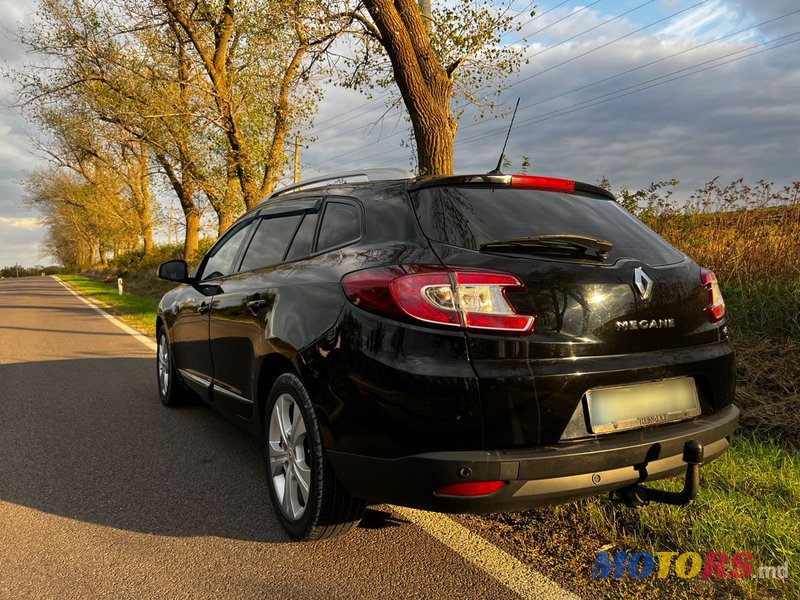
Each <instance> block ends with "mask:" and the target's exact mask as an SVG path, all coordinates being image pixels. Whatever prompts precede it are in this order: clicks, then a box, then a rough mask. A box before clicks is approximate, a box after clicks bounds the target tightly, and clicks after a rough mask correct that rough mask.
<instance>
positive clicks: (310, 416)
mask: <svg viewBox="0 0 800 600" xmlns="http://www.w3.org/2000/svg"><path fill="white" fill-rule="evenodd" d="M264 451H265V462H266V475H267V488H268V489H269V495H270V499H271V500H272V505H273V507H274V509H275V514H276V516H277V518H278V520H279V521H280V523H281V525H282V526H283V529H284V530H285V531H286V533H287V534H288V535H289V536H290V537H292V538H293V539H295V540H306V541H311V540H321V539H324V538H329V537H333V536H336V535H340V534H342V533H345V532H346V531H349V530H350V529H351V528H352V527H353V526H354V525H357V524H358V523H359V522H360V521H361V517H362V516H363V515H364V508H365V502H364V501H363V500H361V499H358V498H353V497H352V496H351V495H350V494H349V493H348V492H347V490H345V489H344V488H343V487H342V484H341V483H340V482H339V481H338V480H337V478H336V474H335V473H334V472H333V468H332V467H331V465H330V463H329V462H328V459H327V457H326V456H325V450H324V448H323V446H322V438H321V436H320V432H319V424H318V422H317V418H316V414H315V412H314V408H313V406H312V404H311V398H310V397H309V395H308V391H307V390H306V388H305V386H304V385H303V382H302V381H301V380H300V378H299V377H297V376H296V375H294V374H293V373H285V374H283V375H281V376H280V377H278V379H277V380H276V381H275V384H274V385H273V386H272V390H271V391H270V395H269V399H268V400H267V405H266V408H265V411H264Z"/></svg>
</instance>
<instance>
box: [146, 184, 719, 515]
mask: <svg viewBox="0 0 800 600" xmlns="http://www.w3.org/2000/svg"><path fill="white" fill-rule="evenodd" d="M407 186H408V184H407V182H405V181H398V182H389V183H383V184H376V183H374V184H350V185H342V186H338V187H332V188H328V189H326V190H325V191H324V192H320V191H318V190H317V191H315V193H314V194H311V193H310V192H309V194H303V193H302V192H301V193H296V194H292V195H291V196H290V197H289V198H287V199H282V198H278V199H276V200H275V201H270V202H268V203H266V204H265V205H262V206H260V207H258V208H256V209H255V210H254V211H251V212H250V213H248V214H247V215H245V216H244V217H242V219H249V218H253V217H256V218H258V217H260V216H262V215H264V214H270V215H272V214H277V213H281V212H285V211H292V210H315V211H321V210H324V202H325V201H326V200H327V199H332V200H336V201H341V200H342V199H346V201H350V202H355V203H358V204H359V205H361V206H364V207H365V210H364V213H363V216H364V228H363V235H362V238H361V239H360V240H359V241H357V242H355V243H354V244H352V245H347V246H345V247H341V248H336V249H332V250H329V251H325V252H322V253H317V254H315V255H311V256H309V257H305V258H302V259H300V260H295V261H290V262H285V263H282V264H279V265H275V266H272V267H268V268H264V269H259V270H256V271H252V272H248V273H236V274H234V275H230V276H228V277H223V278H219V279H217V280H212V281H208V282H193V283H192V284H191V285H182V286H180V287H178V288H176V289H174V290H172V291H170V292H168V293H167V294H166V295H165V296H164V298H163V299H162V302H161V304H160V307H159V320H160V321H161V322H163V323H164V325H165V326H166V328H167V332H168V336H169V339H170V342H171V343H172V345H173V347H174V356H175V360H176V363H177V366H178V368H179V369H180V372H181V374H182V375H190V376H192V378H191V379H189V378H187V377H184V380H185V381H186V382H187V383H188V384H190V385H191V387H192V388H193V389H195V391H198V392H201V393H202V392H204V395H203V396H202V397H203V398H204V399H206V400H208V401H209V402H210V404H212V405H213V406H215V407H216V408H217V409H218V410H220V411H221V412H223V414H225V415H226V416H228V417H229V418H231V419H233V420H234V421H235V422H237V423H239V424H241V425H242V426H244V427H245V428H246V429H247V430H249V431H250V432H251V433H253V434H255V435H260V434H262V432H263V423H262V419H263V402H264V400H265V398H266V396H267V394H268V393H269V386H270V385H271V381H274V378H275V377H276V376H277V374H279V373H280V372H283V371H285V370H286V369H290V368H291V369H293V370H294V371H296V372H297V373H298V374H299V375H300V376H301V378H302V379H303V380H304V381H305V382H306V385H307V387H308V388H309V392H310V394H311V397H312V398H313V399H314V403H315V404H314V407H315V410H316V411H317V416H318V420H319V424H320V428H321V433H322V439H323V443H324V445H325V447H326V449H327V451H328V452H329V455H330V456H331V458H332V462H333V464H334V467H336V466H337V465H340V466H339V468H340V469H342V470H346V469H348V467H347V465H348V464H351V462H350V461H349V459H348V458H347V457H354V458H356V459H358V457H370V458H375V459H378V460H386V461H388V462H387V463H386V464H387V465H399V464H400V462H398V461H402V460H406V459H409V457H414V456H425V455H430V453H437V452H438V453H454V452H456V453H457V452H479V453H484V454H486V453H492V452H497V451H513V450H514V449H515V448H519V449H521V450H522V449H526V448H527V449H531V450H536V449H546V448H548V447H550V446H552V445H555V444H558V443H559V441H560V440H561V439H562V436H563V434H564V432H565V429H566V428H567V425H568V423H569V422H570V419H571V417H572V415H573V413H574V412H575V409H576V406H578V405H579V404H580V403H581V398H582V395H583V393H584V392H585V391H586V390H587V389H589V388H591V387H593V386H600V385H608V384H611V383H613V384H619V383H626V382H634V381H648V380H657V379H664V378H668V377H674V376H678V375H689V376H692V377H694V378H695V380H696V382H697V385H698V390H699V391H700V395H701V403H702V410H703V417H706V416H709V415H711V414H712V413H713V412H714V411H715V410H719V409H721V408H722V407H724V406H727V405H728V404H730V403H731V402H732V401H733V390H734V380H733V379H734V378H733V351H732V348H731V346H730V344H729V342H728V341H727V336H726V335H725V333H724V331H725V330H724V322H723V323H717V324H711V323H709V322H708V321H707V320H706V319H705V316H704V314H703V307H704V305H705V303H706V300H705V291H704V290H703V289H702V288H701V287H700V286H699V267H697V265H695V264H694V263H693V262H692V261H691V260H690V259H688V258H683V259H682V260H681V261H679V262H678V263H676V264H673V265H666V266H661V267H657V268H653V267H649V266H647V265H644V268H645V269H646V271H647V272H648V273H650V274H651V275H653V277H654V279H656V280H657V281H658V283H659V285H658V286H657V287H658V290H657V292H656V294H657V295H656V296H654V298H653V303H652V304H651V305H650V306H649V307H643V306H641V304H640V301H639V300H638V299H637V297H636V295H635V293H634V291H633V288H632V285H631V282H632V271H633V269H634V268H635V267H636V266H642V265H641V263H638V262H637V261H633V260H628V259H626V260H621V261H617V262H616V263H615V264H613V265H604V266H598V265H589V264H585V263H583V264H582V263H574V264H572V263H565V262H564V261H558V260H548V259H546V258H543V257H538V256H537V257H531V256H520V255H510V254H507V253H499V254H498V253H491V254H486V253H480V252H475V251H468V250H464V249H460V248H455V247H450V246H446V245H444V244H440V243H438V242H435V241H432V240H429V239H428V238H427V237H426V236H425V235H424V233H423V232H422V230H421V228H420V226H419V223H418V222H417V219H416V218H415V213H414V211H413V210H412V207H411V202H410V198H409V196H408V192H407ZM598 201H607V200H598ZM317 227H318V228H319V224H318V225H317ZM238 260H239V261H241V256H239V259H238ZM440 263H442V264H447V265H453V266H457V267H469V268H489V269H491V270H494V271H507V272H511V273H514V274H516V275H518V276H520V277H521V279H523V281H524V283H525V284H526V286H527V288H528V290H529V292H530V293H529V294H528V295H523V294H520V295H516V296H515V295H513V294H512V295H510V299H511V300H512V302H513V303H514V304H515V306H516V308H517V309H518V310H520V311H526V310H530V311H531V312H534V313H535V314H537V317H538V322H537V328H536V331H535V333H534V334H533V335H531V336H528V337H526V338H518V337H513V338H512V337H498V336H495V335H486V334H483V335H476V334H474V333H470V334H466V333H464V332H463V331H461V330H445V329H439V328H435V327H426V326H419V325H413V324H409V323H405V322H403V323H400V322H397V321H393V320H391V319H387V318H384V317H381V316H378V315H375V314H372V313H368V312H366V311H364V310H362V309H360V308H358V307H356V306H354V305H352V304H350V303H349V302H348V301H347V300H346V298H345V297H344V294H343V291H342V288H341V279H342V277H343V276H344V275H345V274H347V273H350V272H353V271H356V270H360V269H365V268H369V267H373V266H382V265H388V264H432V265H435V264H440ZM202 267H203V263H202V262H201V264H200V266H199V268H198V271H200V270H202ZM689 281H697V282H698V284H697V285H693V284H692V285H689V284H688V283H687V282H689ZM662 283H666V285H661V284H662ZM591 285H595V286H597V287H598V288H599V289H601V291H602V293H603V294H604V295H607V296H608V298H607V299H604V301H603V302H602V303H600V304H601V306H599V307H597V308H591V307H589V304H588V303H587V299H586V294H587V290H588V289H589V286H591ZM254 300H258V301H263V303H261V304H262V305H261V306H260V307H259V310H258V311H257V313H256V314H253V311H252V310H250V308H249V307H248V303H249V302H252V301H254ZM201 305H204V306H206V307H210V309H211V310H210V313H209V314H206V315H205V316H203V315H200V314H199V313H198V312H197V311H198V309H199V308H200V306H201ZM653 305H655V306H657V307H662V308H663V310H664V311H665V312H664V314H665V315H666V314H667V312H669V315H670V316H671V317H674V318H675V320H676V322H679V323H680V324H681V325H680V328H676V330H675V331H671V330H664V331H660V330H659V331H647V330H639V331H625V332H617V331H612V328H613V327H614V322H615V321H616V320H617V319H620V318H623V317H624V318H626V319H633V318H638V317H639V316H645V315H646V316H647V317H648V318H651V317H653V310H652V307H653ZM297 307H302V311H301V312H300V311H298V310H297ZM659 314H660V313H659ZM623 334H624V335H623ZM209 335H210V341H208V340H209ZM204 339H205V340H206V343H205V344H204V343H203V340H204ZM196 376H200V378H201V379H202V378H206V379H207V380H208V384H209V385H208V386H207V387H206V386H203V385H199V384H198V381H196V380H195V377H196ZM212 380H213V383H212ZM670 427H673V428H676V427H677V428H679V427H680V424H678V425H672V426H670ZM643 431H656V432H657V431H658V428H655V429H652V428H651V429H647V430H643ZM625 435H630V436H633V437H636V436H637V435H644V434H643V433H641V432H639V433H635V432H634V433H627V434H625ZM726 435H727V434H726ZM606 437H608V438H614V436H613V435H612V436H606ZM602 442H603V443H607V442H606V440H602ZM575 443H580V442H563V441H562V442H561V444H560V445H569V444H575ZM601 445H602V443H601ZM352 464H363V463H358V460H356V461H355V463H352ZM380 464H383V463H380ZM450 466H453V469H451V471H452V472H451V473H450V477H449V478H446V479H447V480H446V481H445V480H444V479H443V480H442V485H445V484H447V483H451V482H452V481H453V480H456V481H457V480H458V479H457V478H455V474H454V473H455V467H454V465H450ZM448 468H449V467H448ZM351 471H352V469H351ZM384 474H385V476H384V479H385V481H383V482H382V481H380V480H378V481H374V482H373V483H374V485H375V486H376V488H377V487H381V486H383V485H386V486H388V485H389V484H388V480H389V479H390V478H391V477H392V476H393V473H392V471H391V468H389V467H387V468H386V469H384ZM343 479H344V480H345V481H348V478H347V477H344V478H343ZM422 480H424V478H422V479H421V480H420V481H422ZM353 485H355V484H353ZM409 485H411V486H412V487H413V484H409ZM389 487H391V486H389ZM352 491H353V490H351V492H352ZM361 492H363V490H361ZM419 493H420V494H422V495H423V496H424V495H426V494H427V495H428V496H430V497H431V503H432V504H431V506H432V507H433V506H451V505H448V504H447V503H446V502H445V503H442V502H441V501H437V502H434V501H433V497H432V496H431V494H432V490H429V489H427V488H425V489H424V490H421V491H419ZM363 495H364V497H367V498H370V497H373V498H379V499H381V500H390V501H391V498H387V497H386V495H385V494H382V493H375V494H372V495H370V494H363ZM415 497H416V496H415ZM401 500H402V499H401V498H398V499H397V501H398V502H400V501H401ZM413 504H415V505H424V502H423V503H421V502H419V501H414V502H413ZM456 506H457V508H458V510H479V506H481V499H471V503H470V501H467V502H458V503H456Z"/></svg>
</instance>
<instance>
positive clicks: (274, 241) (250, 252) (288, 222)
mask: <svg viewBox="0 0 800 600" xmlns="http://www.w3.org/2000/svg"><path fill="white" fill-rule="evenodd" d="M302 217H303V215H289V216H286V217H272V218H270V219H260V222H259V223H258V229H256V232H255V233H254V234H253V239H252V241H251V242H250V246H249V247H248V248H247V252H246V253H245V255H244V260H243V261H242V266H241V268H240V271H253V270H255V269H263V268H264V267H269V266H272V265H277V264H278V263H280V262H283V255H284V254H285V253H286V247H287V246H288V245H289V241H290V240H291V239H292V236H293V235H294V232H295V231H296V230H297V226H298V225H299V224H300V219H301V218H302Z"/></svg>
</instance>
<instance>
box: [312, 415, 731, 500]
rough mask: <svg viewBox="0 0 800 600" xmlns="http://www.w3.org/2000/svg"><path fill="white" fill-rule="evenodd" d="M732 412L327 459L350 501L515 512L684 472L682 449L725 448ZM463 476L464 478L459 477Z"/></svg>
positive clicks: (715, 452)
mask: <svg viewBox="0 0 800 600" xmlns="http://www.w3.org/2000/svg"><path fill="white" fill-rule="evenodd" d="M738 421H739V409H738V408H737V407H736V406H735V405H729V406H727V407H725V408H722V409H720V410H718V411H717V412H715V413H713V414H711V415H708V416H704V417H699V418H697V419H694V420H692V421H687V422H683V423H676V424H674V425H666V426H663V427H659V428H656V429H646V430H638V431H631V432H626V433H619V434H613V435H609V436H607V437H601V438H597V439H592V440H584V441H580V442H572V443H562V444H558V445H553V446H544V447H541V448H535V449H518V450H517V449H515V450H507V451H503V450H495V451H461V452H432V453H425V454H417V455H413V456H406V457H403V458H398V459H382V458H374V457H369V456H363V455H357V454H349V453H344V452H333V451H328V457H329V459H330V461H331V464H332V465H333V468H334V470H335V471H336V474H337V475H338V477H339V480H340V481H341V482H342V484H343V485H344V486H345V488H346V489H347V490H348V491H349V492H350V493H351V494H352V495H354V496H356V497H359V498H364V499H366V500H369V501H373V502H387V503H390V504H399V505H403V506H412V507H416V508H423V509H427V510H435V511H440V512H451V513H469V512H472V513H481V512H497V511H506V510H523V509H526V508H531V507H535V506H543V505H548V504H559V503H562V502H569V501H572V500H576V499H578V498H583V497H587V496H594V495H597V494H601V493H604V492H607V491H609V490H613V489H617V488H621V487H625V486H628V485H631V484H633V483H636V482H643V481H652V480H654V479H661V478H664V477H670V476H673V475H677V474H679V473H681V472H683V471H684V470H685V464H684V463H683V460H682V452H683V446H684V444H685V443H686V442H687V441H689V440H693V439H694V440H699V441H700V442H702V443H703V445H704V446H705V459H704V464H705V463H708V462H709V461H711V460H713V459H714V458H716V457H717V456H719V455H720V454H721V453H722V452H723V451H724V450H725V449H726V448H727V447H728V445H729V441H730V436H731V434H732V433H733V431H734V430H735V429H736V425H737V423H738ZM465 469H469V472H470V475H469V476H468V477H467V478H464V477H461V476H459V472H463V471H464V470H465ZM498 480H500V481H505V482H507V483H506V485H504V486H503V487H502V488H501V489H500V490H498V491H497V492H494V493H493V494H490V495H487V496H479V497H454V496H438V495H436V494H435V493H434V492H435V490H437V489H440V488H441V487H443V486H446V485H449V484H453V483H460V482H464V481H498Z"/></svg>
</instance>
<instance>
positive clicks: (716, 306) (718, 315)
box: [700, 269, 725, 323]
mask: <svg viewBox="0 0 800 600" xmlns="http://www.w3.org/2000/svg"><path fill="white" fill-rule="evenodd" d="M700 282H701V283H702V284H703V287H704V288H705V289H706V294H708V304H706V309H705V310H706V316H707V317H708V320H709V321H711V322H712V323H717V322H718V321H721V320H722V318H723V317H724V316H725V300H723V298H722V292H721V291H720V289H719V283H718V282H717V276H716V275H714V272H713V271H709V270H708V269H701V271H700Z"/></svg>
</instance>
